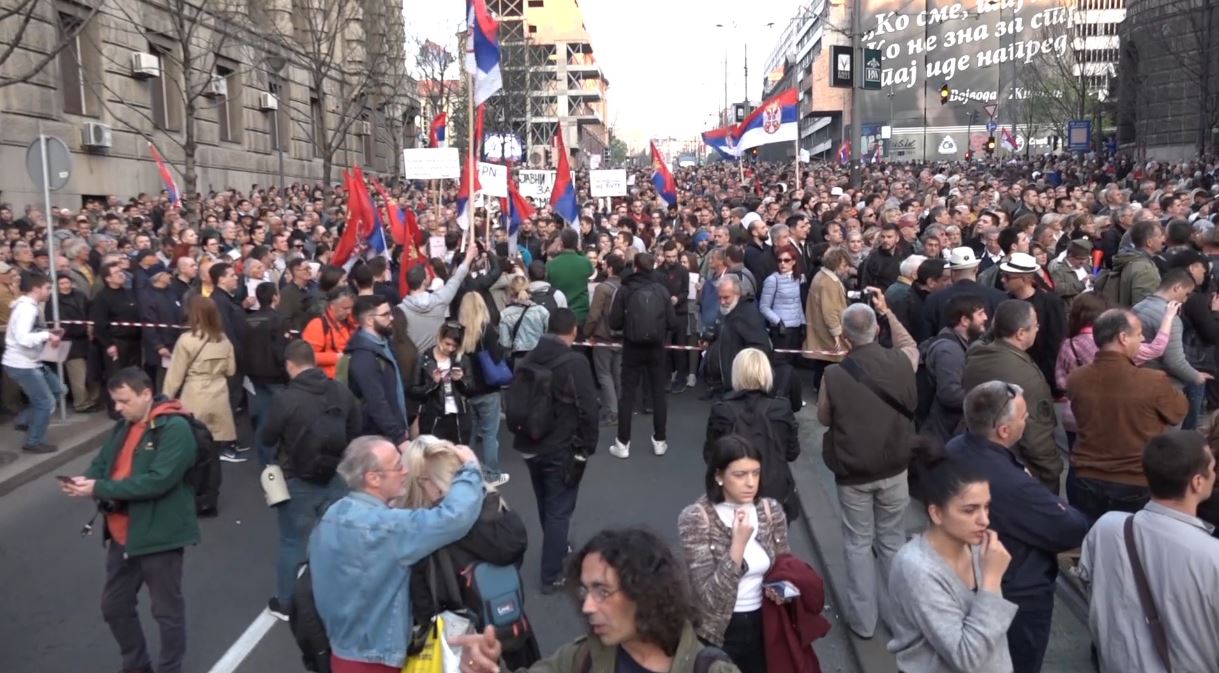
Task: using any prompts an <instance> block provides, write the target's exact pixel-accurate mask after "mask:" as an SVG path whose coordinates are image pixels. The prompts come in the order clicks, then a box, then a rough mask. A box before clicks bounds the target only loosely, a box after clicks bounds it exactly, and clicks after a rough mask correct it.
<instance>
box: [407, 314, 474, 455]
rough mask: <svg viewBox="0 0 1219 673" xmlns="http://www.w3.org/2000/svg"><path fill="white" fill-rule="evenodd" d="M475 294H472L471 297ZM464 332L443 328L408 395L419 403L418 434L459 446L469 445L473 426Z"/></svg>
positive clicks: (447, 325)
mask: <svg viewBox="0 0 1219 673" xmlns="http://www.w3.org/2000/svg"><path fill="white" fill-rule="evenodd" d="M471 294H472V293H471ZM464 337H465V329H464V328H463V327H462V326H461V323H456V322H453V321H449V322H446V323H444V324H443V325H441V326H440V331H439V332H438V333H437V334H436V345H435V346H433V347H432V348H430V349H428V350H426V351H424V352H422V353H420V354H419V365H418V366H417V367H415V379H414V382H413V383H412V384H411V387H410V391H409V392H408V395H409V396H410V397H412V398H414V399H416V400H419V432H420V433H421V434H424V435H435V436H437V437H439V438H441V439H447V440H449V441H450V442H453V443H456V444H464V443H466V442H468V441H469V438H470V427H471V425H473V423H472V420H473V419H472V418H471V414H470V406H469V404H468V403H467V402H466V397H467V396H468V395H469V394H470V386H469V379H467V378H466V376H467V374H468V373H469V372H470V359H469V358H467V357H466V356H465V355H464V354H462V351H461V344H462V340H463V339H464Z"/></svg>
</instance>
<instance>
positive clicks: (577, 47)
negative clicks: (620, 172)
mask: <svg viewBox="0 0 1219 673" xmlns="http://www.w3.org/2000/svg"><path fill="white" fill-rule="evenodd" d="M487 6H488V8H490V9H491V11H492V12H493V13H494V14H495V15H496V17H497V18H498V19H499V22H500V45H501V48H502V50H503V51H502V61H501V68H502V70H503V76H504V88H503V89H502V90H501V91H500V93H499V94H497V95H496V96H495V97H494V98H492V99H491V105H490V107H489V108H488V113H487V114H488V116H487V122H486V124H487V131H488V132H492V131H496V130H506V131H510V132H512V133H514V134H515V135H517V137H519V138H520V139H521V141H522V144H523V145H524V149H525V157H526V161H527V163H528V164H529V165H530V166H532V167H543V166H545V167H551V166H554V165H555V164H554V162H555V156H554V137H555V132H556V129H558V128H559V127H562V129H563V142H564V143H565V144H566V146H567V148H568V149H569V150H573V149H575V150H579V152H577V156H576V163H577V164H580V165H583V162H584V161H585V157H587V156H588V155H591V154H604V153H605V152H606V150H607V149H608V148H609V141H610V134H609V124H608V110H609V108H608V101H607V99H606V94H607V91H608V88H609V81H608V80H607V79H606V78H605V75H604V74H603V73H602V72H601V67H600V66H599V65H598V64H597V59H596V56H595V55H594V52H593V45H592V38H591V37H590V36H589V33H588V30H587V29H586V28H585V26H584V17H583V13H582V12H581V10H580V5H579V2H578V1H577V0H490V1H489V2H488V3H487Z"/></svg>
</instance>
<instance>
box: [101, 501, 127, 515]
mask: <svg viewBox="0 0 1219 673" xmlns="http://www.w3.org/2000/svg"><path fill="white" fill-rule="evenodd" d="M97 508H98V509H99V510H101V512H102V513H103V514H122V513H123V512H126V511H127V502H126V501H124V500H98V501H97Z"/></svg>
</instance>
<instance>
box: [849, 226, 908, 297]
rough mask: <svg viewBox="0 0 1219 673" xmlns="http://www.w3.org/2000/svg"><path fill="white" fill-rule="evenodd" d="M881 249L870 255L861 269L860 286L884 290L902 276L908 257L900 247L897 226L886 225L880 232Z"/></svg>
mask: <svg viewBox="0 0 1219 673" xmlns="http://www.w3.org/2000/svg"><path fill="white" fill-rule="evenodd" d="M879 240H880V247H879V248H877V249H876V251H875V252H873V253H872V254H871V255H868V258H867V260H865V261H864V263H863V266H862V267H861V268H860V269H859V286H860V287H875V288H880V289H881V290H884V288H887V287H889V286H890V285H892V284H893V283H895V282H897V277H898V276H899V275H901V263H902V258H904V257H905V256H906V254H907V253H906V252H905V248H904V247H901V246H899V245H898V242H899V240H900V237H899V235H898V232H897V226H895V225H892V224H886V225H884V226H883V227H882V228H881V230H880V238H879Z"/></svg>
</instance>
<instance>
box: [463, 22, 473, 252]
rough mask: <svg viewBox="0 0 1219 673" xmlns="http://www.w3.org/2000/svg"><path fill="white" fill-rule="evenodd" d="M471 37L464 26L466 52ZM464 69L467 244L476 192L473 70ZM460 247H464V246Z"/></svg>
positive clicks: (471, 227) (471, 241)
mask: <svg viewBox="0 0 1219 673" xmlns="http://www.w3.org/2000/svg"><path fill="white" fill-rule="evenodd" d="M473 39H474V36H473V35H472V34H471V33H470V28H466V45H465V46H466V51H467V52H469V50H470V49H471V48H472V47H471V46H470V41H471V40H473ZM466 70H467V72H466V78H467V80H468V82H469V83H468V84H467V85H466V88H467V89H469V93H470V95H469V96H467V97H466V184H467V185H469V186H470V190H469V194H468V195H467V197H468V199H469V200H468V201H467V202H466V208H468V209H469V213H468V215H467V223H466V226H467V227H468V228H469V234H470V236H469V238H470V241H469V242H468V243H467V244H472V243H473V242H474V205H475V200H474V196H475V194H476V192H475V189H474V186H475V183H474V171H475V169H476V168H477V167H476V166H475V165H474V71H473V70H471V69H469V68H467V69H466ZM462 247H463V249H464V247H465V246H462Z"/></svg>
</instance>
